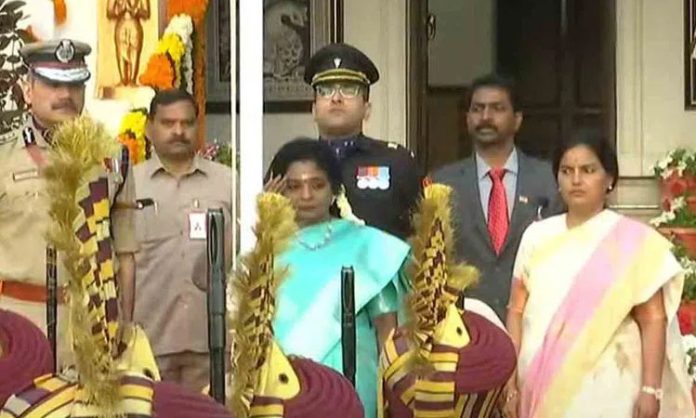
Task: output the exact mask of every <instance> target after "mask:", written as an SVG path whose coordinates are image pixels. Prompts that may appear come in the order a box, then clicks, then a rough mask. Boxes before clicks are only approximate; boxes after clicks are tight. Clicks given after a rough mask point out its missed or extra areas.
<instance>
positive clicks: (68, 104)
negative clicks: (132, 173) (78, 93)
mask: <svg viewBox="0 0 696 418" xmlns="http://www.w3.org/2000/svg"><path fill="white" fill-rule="evenodd" d="M51 109H52V110H61V109H69V110H72V111H75V112H77V106H75V103H73V102H72V101H71V100H64V101H60V102H58V103H54V104H52V105H51Z"/></svg>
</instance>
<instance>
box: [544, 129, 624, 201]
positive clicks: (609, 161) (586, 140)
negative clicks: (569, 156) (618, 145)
mask: <svg viewBox="0 0 696 418" xmlns="http://www.w3.org/2000/svg"><path fill="white" fill-rule="evenodd" d="M581 145H584V146H586V147H587V148H589V149H590V150H591V151H592V152H593V153H594V154H595V155H596V156H597V159H598V160H599V162H600V164H602V168H604V171H606V172H607V173H608V174H609V175H610V176H612V178H613V180H612V183H611V188H612V189H613V188H614V187H615V186H616V182H617V181H619V160H618V158H617V156H616V151H614V147H612V146H611V144H610V143H609V141H608V140H607V139H606V137H605V136H604V135H603V134H602V132H601V131H600V130H599V129H594V128H581V129H578V130H577V131H575V132H574V133H573V135H571V136H570V137H569V138H568V139H566V140H564V141H562V142H561V143H560V144H559V146H558V147H557V148H556V150H555V151H554V154H553V174H554V176H555V177H556V178H558V171H559V170H560V168H561V160H562V159H563V156H564V155H565V153H566V152H568V150H570V149H572V148H575V147H577V146H581Z"/></svg>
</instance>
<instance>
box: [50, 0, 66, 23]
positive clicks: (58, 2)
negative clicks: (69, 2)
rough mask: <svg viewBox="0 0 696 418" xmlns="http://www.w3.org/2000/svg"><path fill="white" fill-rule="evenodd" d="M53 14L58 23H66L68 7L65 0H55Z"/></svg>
mask: <svg viewBox="0 0 696 418" xmlns="http://www.w3.org/2000/svg"><path fill="white" fill-rule="evenodd" d="M53 14H54V17H55V21H56V23H57V24H58V25H62V24H63V23H65V19H66V18H67V16H68V7H67V6H66V5H65V0H53Z"/></svg>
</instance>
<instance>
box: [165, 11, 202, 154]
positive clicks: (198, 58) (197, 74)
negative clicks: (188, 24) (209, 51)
mask: <svg viewBox="0 0 696 418" xmlns="http://www.w3.org/2000/svg"><path fill="white" fill-rule="evenodd" d="M207 10H208V0H168V1H167V19H168V20H170V19H171V18H172V17H174V16H176V15H178V14H180V13H185V14H187V15H189V16H191V19H192V20H193V26H194V28H195V31H194V35H195V37H196V41H195V47H194V57H193V97H194V98H195V100H196V105H197V107H198V147H199V148H200V149H202V148H203V145H204V144H205V99H206V91H205V62H206V57H205V55H206V54H205V34H206V31H205V15H206V12H207Z"/></svg>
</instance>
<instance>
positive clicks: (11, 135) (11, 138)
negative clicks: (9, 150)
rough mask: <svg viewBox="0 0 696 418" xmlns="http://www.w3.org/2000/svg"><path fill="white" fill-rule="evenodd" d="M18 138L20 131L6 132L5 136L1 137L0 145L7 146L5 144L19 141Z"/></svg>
mask: <svg viewBox="0 0 696 418" xmlns="http://www.w3.org/2000/svg"><path fill="white" fill-rule="evenodd" d="M18 136H19V131H17V130H12V131H9V132H5V133H4V134H1V135H0V145H5V144H9V143H11V142H15V141H16V140H17V137H18Z"/></svg>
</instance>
